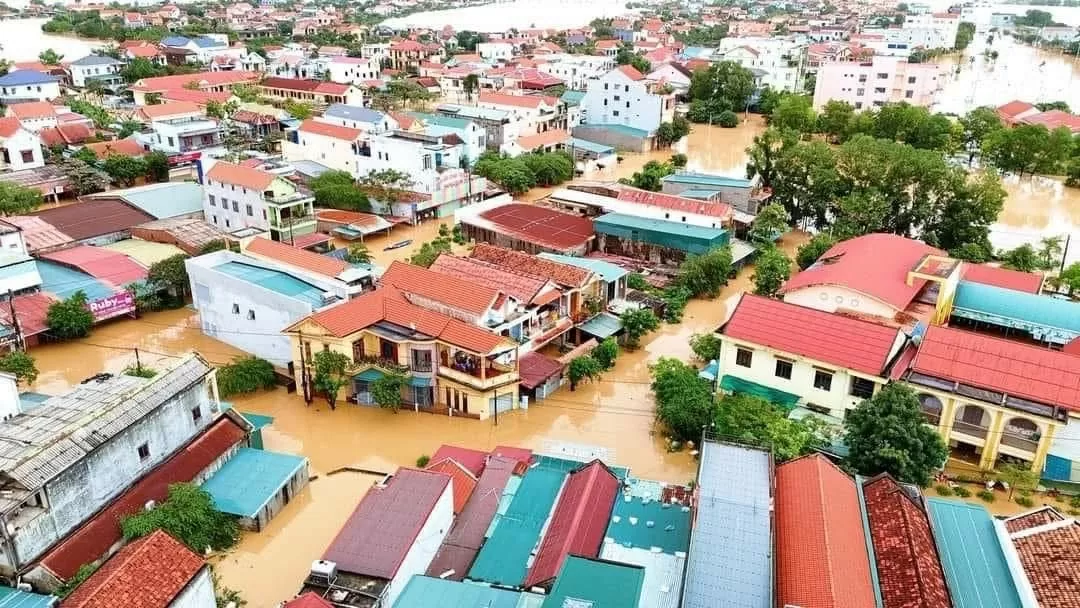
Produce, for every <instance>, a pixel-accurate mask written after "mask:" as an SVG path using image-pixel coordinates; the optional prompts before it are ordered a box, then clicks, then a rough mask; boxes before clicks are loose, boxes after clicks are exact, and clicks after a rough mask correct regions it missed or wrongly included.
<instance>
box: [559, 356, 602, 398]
mask: <svg viewBox="0 0 1080 608" xmlns="http://www.w3.org/2000/svg"><path fill="white" fill-rule="evenodd" d="M603 371H604V366H603V365H601V364H600V362H599V361H597V360H596V357H594V356H592V355H582V356H580V357H575V358H573V359H571V360H570V364H569V365H567V366H566V376H567V378H569V379H570V390H571V391H575V390H577V385H578V383H579V382H581V381H582V380H596V379H597V378H599V377H600V374H601V372H603Z"/></svg>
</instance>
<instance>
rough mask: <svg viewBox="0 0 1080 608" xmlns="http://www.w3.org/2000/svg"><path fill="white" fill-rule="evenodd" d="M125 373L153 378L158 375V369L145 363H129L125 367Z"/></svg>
mask: <svg viewBox="0 0 1080 608" xmlns="http://www.w3.org/2000/svg"><path fill="white" fill-rule="evenodd" d="M123 374H124V375H125V376H135V377H136V378H153V377H154V376H156V375H157V370H156V369H154V368H152V367H147V366H145V365H129V366H127V367H125V368H124V372H123Z"/></svg>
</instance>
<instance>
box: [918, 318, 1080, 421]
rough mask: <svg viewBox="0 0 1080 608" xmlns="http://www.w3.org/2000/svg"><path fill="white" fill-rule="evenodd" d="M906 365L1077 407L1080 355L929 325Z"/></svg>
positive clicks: (974, 384) (1020, 395) (1079, 396)
mask: <svg viewBox="0 0 1080 608" xmlns="http://www.w3.org/2000/svg"><path fill="white" fill-rule="evenodd" d="M911 370H912V371H914V372H918V373H920V374H925V375H927V376H933V377H935V378H943V379H945V380H951V381H954V382H960V383H963V384H968V385H971V386H975V387H978V388H982V389H987V390H992V391H998V392H1001V393H1007V394H1009V395H1014V396H1016V397H1022V398H1024V399H1031V400H1033V401H1039V402H1041V403H1046V404H1050V405H1058V406H1061V407H1063V408H1065V409H1068V410H1072V411H1080V356H1077V355H1073V354H1069V353H1064V352H1060V351H1055V350H1049V349H1046V348H1042V347H1039V346H1031V345H1028V344H1023V343H1020V342H1013V341H1011V340H1004V339H1002V338H995V337H992V336H986V335H982V334H977V333H973V332H970V331H964V330H961V329H954V328H951V327H940V326H936V325H934V326H930V327H929V328H927V330H926V333H925V334H924V335H923V339H922V342H921V343H920V345H919V351H918V353H917V354H916V355H915V359H914V361H912V364H911Z"/></svg>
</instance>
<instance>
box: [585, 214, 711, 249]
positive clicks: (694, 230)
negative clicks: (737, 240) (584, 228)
mask: <svg viewBox="0 0 1080 608" xmlns="http://www.w3.org/2000/svg"><path fill="white" fill-rule="evenodd" d="M593 228H594V229H595V230H596V232H597V233H598V234H608V235H612V236H617V237H619V238H626V239H631V240H634V241H640V242H643V243H651V244H653V245H659V246H662V247H670V248H673V249H678V250H680V251H685V252H687V253H697V254H701V253H707V252H708V251H711V250H712V249H715V248H717V247H722V246H723V245H726V244H727V243H728V240H729V238H730V235H729V234H728V232H727V230H723V229H721V228H708V227H705V226H694V225H692V224H684V223H682V222H672V221H670V220H660V219H653V218H646V217H639V216H636V215H627V214H624V213H605V214H604V215H601V216H600V217H598V218H596V219H595V220H593Z"/></svg>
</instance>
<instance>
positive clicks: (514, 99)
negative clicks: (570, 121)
mask: <svg viewBox="0 0 1080 608" xmlns="http://www.w3.org/2000/svg"><path fill="white" fill-rule="evenodd" d="M479 103H490V104H493V105H500V106H514V107H518V108H530V109H533V110H535V109H537V108H539V107H540V106H541V105H544V104H546V105H549V106H555V105H557V104H558V103H559V99H558V98H557V97H548V96H546V95H510V94H509V93H492V92H482V93H480V98H479Z"/></svg>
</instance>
